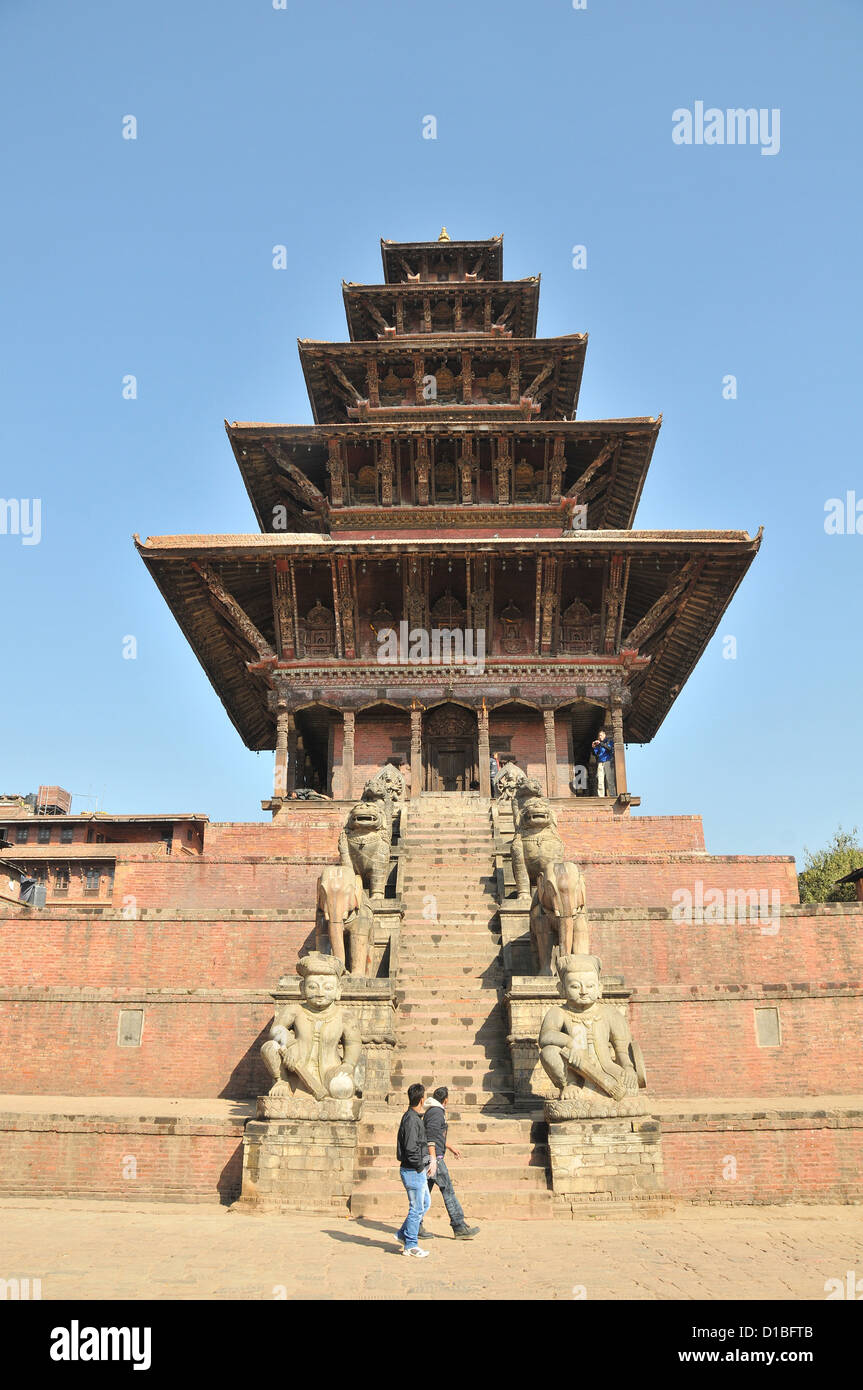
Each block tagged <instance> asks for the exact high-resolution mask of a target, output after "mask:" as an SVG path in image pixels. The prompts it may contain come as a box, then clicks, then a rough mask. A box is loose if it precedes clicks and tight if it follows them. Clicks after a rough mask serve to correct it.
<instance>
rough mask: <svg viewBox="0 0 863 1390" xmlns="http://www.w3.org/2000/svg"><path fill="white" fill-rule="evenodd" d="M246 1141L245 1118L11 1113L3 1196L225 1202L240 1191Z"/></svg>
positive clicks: (0, 1173)
mask: <svg viewBox="0 0 863 1390" xmlns="http://www.w3.org/2000/svg"><path fill="white" fill-rule="evenodd" d="M242 1138H243V1129H242V1120H237V1121H236V1122H231V1121H224V1122H221V1123H217V1122H213V1123H208V1122H207V1121H199V1120H165V1121H162V1122H159V1121H158V1120H146V1119H142V1120H137V1119H136V1120H128V1119H123V1118H119V1117H118V1118H116V1119H111V1118H110V1117H104V1116H92V1117H89V1116H86V1115H82V1116H69V1115H53V1116H52V1115H38V1116H34V1115H28V1114H16V1113H14V1112H7V1113H5V1114H2V1115H0V1195H2V1196H27V1197H41V1196H46V1197H90V1198H93V1197H96V1198H111V1199H115V1200H116V1199H117V1198H128V1199H129V1200H130V1201H148V1200H150V1201H152V1200H155V1201H173V1202H219V1201H221V1202H224V1203H228V1202H232V1201H234V1200H235V1199H236V1198H237V1197H238V1196H239V1193H240V1179H241V1175H242ZM130 1160H131V1161H130ZM132 1174H134V1176H132Z"/></svg>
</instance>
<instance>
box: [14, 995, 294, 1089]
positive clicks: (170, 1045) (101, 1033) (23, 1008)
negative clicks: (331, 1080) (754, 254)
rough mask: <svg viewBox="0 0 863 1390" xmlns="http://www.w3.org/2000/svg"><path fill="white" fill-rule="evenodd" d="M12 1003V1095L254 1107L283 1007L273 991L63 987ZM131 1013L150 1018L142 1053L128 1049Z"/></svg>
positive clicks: (18, 999) (262, 1087)
mask: <svg viewBox="0 0 863 1390" xmlns="http://www.w3.org/2000/svg"><path fill="white" fill-rule="evenodd" d="M13 995H14V996H15V997H12V996H13ZM3 996H4V997H3V999H2V1011H0V1055H2V1056H3V1057H4V1058H5V1059H6V1066H5V1067H4V1071H3V1082H2V1084H3V1090H4V1091H5V1092H6V1093H8V1094H10V1095H30V1094H34V1095H56V1094H63V1095H96V1096H136V1095H137V1096H204V1097H218V1096H221V1097H227V1098H233V1099H242V1100H248V1099H249V1098H250V1097H252V1096H255V1095H257V1094H258V1093H259V1092H260V1091H261V1090H262V1089H265V1086H266V1071H265V1069H264V1066H263V1063H262V1061H261V1057H260V1049H261V1044H262V1043H263V1042H265V1041H266V1038H267V1033H268V1030H269V1026H270V1023H271V1022H272V1018H273V1003H272V1000H271V999H270V998H269V997H268V995H267V994H266V993H264V992H261V993H260V994H256V993H254V992H252V991H249V992H248V993H247V994H245V995H244V994H243V992H242V991H234V992H231V991H213V992H212V994H210V995H209V996H208V995H207V994H206V993H201V994H198V995H194V994H193V993H192V992H191V991H188V992H187V993H176V992H175V993H170V992H167V991H166V992H165V993H164V994H162V995H161V996H157V995H155V994H153V993H151V992H148V991H147V990H142V989H140V988H139V989H137V990H129V991H124V992H121V991H119V990H106V991H89V992H85V991H75V990H65V991H64V990H60V989H58V990H51V991H44V992H43V993H42V995H41V997H40V995H39V994H38V993H36V992H33V991H27V990H20V991H17V992H13V991H3ZM121 1009H143V1010H144V1027H143V1033H142V1037H141V1045H140V1046H139V1047H120V1046H118V1042H117V1029H118V1023H119V1016H120V1010H121ZM11 1059H14V1061H13V1064H12V1065H10V1060H11Z"/></svg>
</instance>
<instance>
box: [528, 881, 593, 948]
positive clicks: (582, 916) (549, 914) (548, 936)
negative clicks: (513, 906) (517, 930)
mask: <svg viewBox="0 0 863 1390" xmlns="http://www.w3.org/2000/svg"><path fill="white" fill-rule="evenodd" d="M530 935H531V940H532V941H533V945H534V950H535V951H536V957H537V961H538V965H539V973H540V975H551V974H552V969H553V965H554V960H555V958H556V956H558V955H560V956H570V955H587V954H588V950H589V945H588V930H587V898H586V895H585V889H584V875H583V874H582V872H581V869H580V868H579V867H578V865H577V864H573V863H571V862H570V861H569V860H564V861H562V862H560V863H555V864H549V865H548V866H547V867H546V868H545V869H543V870H540V873H539V875H538V876H537V880H536V884H535V886H534V891H533V897H532V899H531V903H530Z"/></svg>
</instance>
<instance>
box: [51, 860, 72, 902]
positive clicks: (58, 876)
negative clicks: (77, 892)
mask: <svg viewBox="0 0 863 1390" xmlns="http://www.w3.org/2000/svg"><path fill="white" fill-rule="evenodd" d="M54 892H55V893H56V894H57V895H58V896H59V895H60V894H61V893H63V894H65V893H68V892H69V870H68V868H66V867H65V866H64V867H63V868H60V869H55V871H54Z"/></svg>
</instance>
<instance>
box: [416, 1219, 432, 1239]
mask: <svg viewBox="0 0 863 1390" xmlns="http://www.w3.org/2000/svg"><path fill="white" fill-rule="evenodd" d="M431 1234H432V1233H431V1231H427V1230H426V1228H425V1226H423V1224H422V1222H420V1228H419V1230H418V1231H417V1238H418V1239H419V1240H431Z"/></svg>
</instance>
